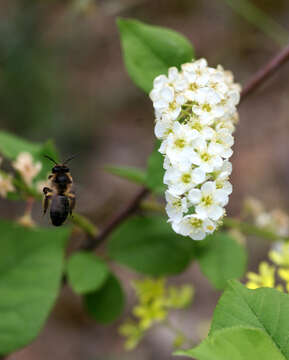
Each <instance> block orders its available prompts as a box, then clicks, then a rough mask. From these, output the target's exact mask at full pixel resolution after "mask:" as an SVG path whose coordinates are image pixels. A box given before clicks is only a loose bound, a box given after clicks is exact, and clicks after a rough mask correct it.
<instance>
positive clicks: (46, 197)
mask: <svg viewBox="0 0 289 360" xmlns="http://www.w3.org/2000/svg"><path fill="white" fill-rule="evenodd" d="M43 193H44V200H43V215H45V214H46V211H47V209H48V205H49V200H50V199H51V197H52V190H51V189H49V188H48V187H45V188H43Z"/></svg>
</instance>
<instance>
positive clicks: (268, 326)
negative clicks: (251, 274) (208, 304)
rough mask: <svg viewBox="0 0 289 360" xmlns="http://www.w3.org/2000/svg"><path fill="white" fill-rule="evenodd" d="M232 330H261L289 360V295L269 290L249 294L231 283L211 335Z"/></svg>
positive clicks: (239, 285)
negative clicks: (252, 328) (229, 328)
mask: <svg viewBox="0 0 289 360" xmlns="http://www.w3.org/2000/svg"><path fill="white" fill-rule="evenodd" d="M232 326H249V327H254V328H259V329H261V330H262V331H264V332H265V333H266V334H267V335H268V336H269V337H270V338H271V339H272V340H273V342H274V343H275V344H276V346H277V347H278V348H279V349H280V351H281V352H282V354H283V355H284V357H285V358H286V359H289V341H288V336H289V295H287V294H284V293H282V292H280V291H278V290H275V289H269V288H261V289H256V290H249V289H247V288H246V287H245V286H244V285H242V284H240V283H239V282H238V281H230V282H229V285H228V287H227V289H226V291H225V292H224V294H223V296H222V297H221V299H220V300H219V303H218V305H217V307H216V309H215V313H214V318H213V322H212V326H211V330H210V334H212V333H214V332H216V331H218V330H220V329H224V328H228V327H232ZM272 359H273V358H272Z"/></svg>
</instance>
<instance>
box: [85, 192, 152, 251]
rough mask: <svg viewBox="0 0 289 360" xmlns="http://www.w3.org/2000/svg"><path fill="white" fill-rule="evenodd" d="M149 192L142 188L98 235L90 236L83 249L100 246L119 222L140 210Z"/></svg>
mask: <svg viewBox="0 0 289 360" xmlns="http://www.w3.org/2000/svg"><path fill="white" fill-rule="evenodd" d="M149 192H150V190H149V189H146V188H141V190H140V191H139V192H138V193H137V194H136V195H135V196H134V198H133V199H132V200H131V202H130V203H129V204H128V205H127V206H126V207H125V208H124V209H123V210H122V211H121V212H120V213H119V214H117V215H116V216H115V217H114V218H113V219H112V220H111V221H110V222H109V223H108V224H107V226H106V227H105V228H104V229H103V230H102V231H100V233H99V234H98V236H97V237H95V238H94V237H89V238H88V241H87V243H86V244H84V245H83V247H82V250H93V249H95V248H96V247H98V246H99V245H100V244H101V243H102V242H103V241H104V240H105V239H106V238H107V237H108V235H110V233H111V232H112V231H113V230H114V229H115V228H116V227H117V226H118V225H119V224H121V223H122V222H123V221H124V220H126V219H127V218H128V217H129V216H130V215H132V214H134V213H135V212H136V211H137V210H138V208H139V205H140V203H141V201H142V200H143V199H144V198H145V197H146V196H147V195H148V194H149Z"/></svg>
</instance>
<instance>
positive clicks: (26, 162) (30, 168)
mask: <svg viewBox="0 0 289 360" xmlns="http://www.w3.org/2000/svg"><path fill="white" fill-rule="evenodd" d="M12 166H13V167H14V169H15V170H17V171H18V172H19V173H20V175H21V177H22V178H23V180H24V182H25V183H26V184H27V185H28V186H30V185H31V184H32V180H33V179H34V178H35V176H36V175H37V174H38V173H39V171H40V170H41V168H42V164H41V163H40V162H36V163H33V157H32V155H31V154H30V153H27V152H22V153H20V154H19V155H18V157H17V159H16V161H14V162H13V163H12Z"/></svg>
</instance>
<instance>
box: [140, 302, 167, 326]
mask: <svg viewBox="0 0 289 360" xmlns="http://www.w3.org/2000/svg"><path fill="white" fill-rule="evenodd" d="M133 314H134V315H135V316H136V317H137V318H139V325H140V327H141V329H144V330H146V329H148V328H149V327H151V326H152V325H153V324H154V323H156V322H161V321H163V320H165V318H166V317H167V314H168V312H167V310H166V309H165V306H164V299H162V298H160V299H155V300H154V301H152V302H150V303H148V304H140V305H138V306H135V307H134V308H133Z"/></svg>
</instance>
